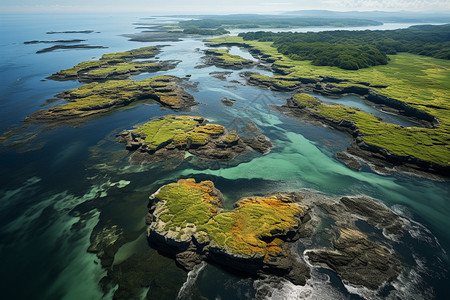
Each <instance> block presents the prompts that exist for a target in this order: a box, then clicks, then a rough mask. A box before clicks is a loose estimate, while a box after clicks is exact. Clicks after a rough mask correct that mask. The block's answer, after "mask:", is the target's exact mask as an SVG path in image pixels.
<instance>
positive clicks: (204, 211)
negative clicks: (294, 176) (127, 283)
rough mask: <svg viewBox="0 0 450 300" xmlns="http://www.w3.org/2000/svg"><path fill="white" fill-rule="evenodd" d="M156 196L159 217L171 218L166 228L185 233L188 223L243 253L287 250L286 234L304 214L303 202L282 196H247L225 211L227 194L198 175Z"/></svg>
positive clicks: (261, 254)
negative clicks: (197, 179)
mask: <svg viewBox="0 0 450 300" xmlns="http://www.w3.org/2000/svg"><path fill="white" fill-rule="evenodd" d="M154 197H155V198H157V199H159V200H160V202H159V203H160V204H161V206H162V207H160V208H158V209H156V211H158V212H161V213H160V214H159V215H156V217H157V218H159V219H161V220H166V225H165V226H164V228H165V229H166V228H172V229H173V230H178V231H180V230H182V229H183V226H182V225H183V224H194V225H195V226H196V232H200V231H201V232H205V233H206V234H207V235H208V238H209V240H210V241H211V247H219V248H222V249H223V250H225V251H227V252H230V253H233V254H238V255H244V256H258V257H264V258H267V257H268V256H270V255H274V254H276V253H278V252H280V251H282V248H281V246H282V244H283V241H284V240H286V238H287V234H288V233H289V232H291V231H296V230H297V229H298V227H299V225H300V217H301V216H302V215H303V214H304V208H302V207H301V205H300V204H298V203H296V202H295V201H293V199H292V198H290V197H289V195H281V194H280V195H272V196H267V197H252V198H244V199H242V200H240V201H239V202H237V203H236V204H235V208H234V209H233V210H231V211H228V212H222V203H221V201H222V196H221V194H220V192H219V191H218V190H217V189H216V188H215V187H214V184H213V183H212V182H211V181H202V182H199V183H196V182H195V180H194V179H181V180H179V181H178V182H177V183H172V184H169V185H166V186H164V187H162V188H161V189H160V190H159V191H158V192H157V193H156V194H155V195H154ZM167 216H170V217H167ZM161 234H163V233H162V232H161Z"/></svg>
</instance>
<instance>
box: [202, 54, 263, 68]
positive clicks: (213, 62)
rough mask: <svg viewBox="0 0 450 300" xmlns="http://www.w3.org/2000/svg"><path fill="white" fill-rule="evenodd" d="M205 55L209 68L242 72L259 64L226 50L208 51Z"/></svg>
mask: <svg viewBox="0 0 450 300" xmlns="http://www.w3.org/2000/svg"><path fill="white" fill-rule="evenodd" d="M205 54H206V56H205V57H204V61H205V64H206V65H207V66H216V67H220V68H225V69H233V70H240V69H244V68H249V67H252V66H256V65H257V64H258V63H257V62H256V61H253V60H250V59H245V58H242V57H240V56H239V55H232V54H230V53H228V51H227V50H225V49H208V50H206V51H205Z"/></svg>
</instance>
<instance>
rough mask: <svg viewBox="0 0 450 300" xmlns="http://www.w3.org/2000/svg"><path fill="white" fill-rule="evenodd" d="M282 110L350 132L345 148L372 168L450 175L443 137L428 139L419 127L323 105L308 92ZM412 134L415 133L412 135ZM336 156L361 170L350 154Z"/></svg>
mask: <svg viewBox="0 0 450 300" xmlns="http://www.w3.org/2000/svg"><path fill="white" fill-rule="evenodd" d="M281 110H282V111H285V112H288V113H291V114H293V115H295V116H298V117H303V118H312V119H314V120H317V121H320V122H321V123H325V124H327V125H330V126H332V127H334V128H337V129H339V130H342V131H346V132H348V133H350V134H351V135H352V136H353V138H354V141H353V143H352V144H351V146H350V147H349V148H348V149H347V151H348V152H349V153H350V154H352V155H355V156H357V157H360V158H362V159H363V160H365V161H367V162H369V163H370V164H371V165H372V166H373V169H374V170H375V171H380V170H382V169H386V170H387V171H389V169H392V168H396V169H397V170H400V171H405V172H411V173H414V174H417V175H423V172H426V173H434V174H439V175H444V176H449V175H450V167H449V166H448V157H449V156H447V154H448V151H442V150H441V149H440V148H441V147H442V146H441V145H442V144H445V140H444V137H442V138H441V139H430V138H429V137H427V136H426V134H425V132H423V129H421V128H413V127H411V128H404V127H402V126H398V125H394V124H387V123H384V122H382V121H380V120H378V119H377V118H376V117H374V116H373V115H371V114H369V113H366V112H364V111H361V110H360V109H357V108H353V107H346V106H343V105H325V104H324V103H322V102H321V101H320V100H319V99H317V98H315V97H312V96H309V95H307V94H296V95H295V96H293V97H292V98H290V99H288V100H287V104H286V105H285V106H284V108H281ZM412 134H414V135H415V136H414V137H413V138H412ZM419 137H420V138H419ZM384 145H389V146H390V147H389V148H388V147H386V146H384ZM338 158H341V159H344V161H345V160H346V161H347V162H349V163H350V165H349V166H350V167H352V168H354V169H360V166H359V165H358V161H357V160H356V159H354V157H353V159H351V155H349V154H345V155H344V154H339V156H338ZM370 164H369V165H370Z"/></svg>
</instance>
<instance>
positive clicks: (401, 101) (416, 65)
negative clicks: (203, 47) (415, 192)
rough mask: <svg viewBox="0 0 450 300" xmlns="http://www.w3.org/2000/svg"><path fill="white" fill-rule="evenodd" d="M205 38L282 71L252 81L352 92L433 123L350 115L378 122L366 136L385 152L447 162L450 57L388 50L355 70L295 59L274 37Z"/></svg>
mask: <svg viewBox="0 0 450 300" xmlns="http://www.w3.org/2000/svg"><path fill="white" fill-rule="evenodd" d="M209 42H210V43H211V44H212V45H216V46H223V45H238V46H242V47H247V48H250V52H252V53H253V54H254V55H258V56H259V57H260V59H261V61H263V62H265V63H269V64H270V66H271V67H272V69H273V70H274V71H275V72H278V73H280V74H283V75H278V76H274V77H269V76H262V75H258V74H252V75H251V76H249V79H248V80H250V81H249V82H250V83H252V84H255V85H259V86H262V87H269V88H275V89H277V90H282V91H290V92H303V91H313V92H317V93H324V94H330V95H341V94H343V93H356V94H359V95H361V96H363V97H365V98H366V99H367V100H369V101H372V102H375V103H381V104H383V105H386V106H389V107H394V108H396V109H398V113H400V114H405V115H409V116H415V117H417V118H418V119H424V120H426V121H428V122H432V123H434V127H435V128H423V127H408V128H401V127H400V126H395V125H392V124H388V123H385V122H378V123H376V121H375V118H373V116H371V115H369V114H366V113H363V112H360V113H357V114H355V116H354V118H356V116H358V118H360V120H359V121H358V123H361V124H362V123H366V125H368V124H369V121H367V120H366V121H365V122H362V119H369V118H370V119H372V120H373V122H374V124H376V127H377V130H376V131H377V135H374V136H373V138H370V137H367V138H365V142H366V143H367V144H368V145H369V146H370V145H373V146H374V147H375V148H378V149H380V148H381V149H385V150H388V153H389V152H390V153H393V154H395V155H398V156H402V157H404V158H405V159H407V158H409V157H410V158H418V159H421V160H422V159H423V160H424V161H425V162H432V163H435V164H437V165H439V166H440V167H442V168H444V169H448V168H449V167H450V162H449V157H450V114H449V113H448V111H449V110H450V96H449V95H448V90H449V89H450V80H449V79H450V61H448V60H443V59H436V58H432V57H426V56H419V55H415V54H409V53H398V54H396V55H389V58H390V60H389V63H388V64H387V65H378V66H374V67H370V68H364V69H359V70H356V71H354V70H343V69H340V68H337V67H329V66H315V65H313V64H312V63H311V61H307V60H293V59H291V58H290V57H288V56H285V55H283V54H282V53H280V52H278V50H277V48H276V47H274V46H273V42H269V41H266V42H259V41H253V40H247V41H245V40H244V39H243V38H242V37H224V38H217V39H212V40H209ZM327 109H328V110H329V111H328V114H331V113H332V112H331V110H333V113H334V114H335V115H336V116H338V115H340V118H342V116H345V118H347V119H348V116H347V115H352V114H351V113H348V111H349V109H348V108H346V107H344V106H336V107H334V108H332V109H331V108H327ZM350 110H351V109H350ZM339 111H340V112H339ZM433 118H434V119H433ZM436 121H437V122H436ZM370 127H371V126H368V127H367V130H369V128H370ZM375 137H376V138H375ZM444 173H446V172H445V171H444Z"/></svg>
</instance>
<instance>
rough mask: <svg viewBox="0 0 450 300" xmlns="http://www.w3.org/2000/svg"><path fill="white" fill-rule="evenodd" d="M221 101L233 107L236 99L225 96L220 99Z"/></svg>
mask: <svg viewBox="0 0 450 300" xmlns="http://www.w3.org/2000/svg"><path fill="white" fill-rule="evenodd" d="M220 102H222V103H223V105H225V106H228V107H232V106H233V105H234V102H236V100H234V99H230V98H227V97H223V98H222V100H220Z"/></svg>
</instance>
